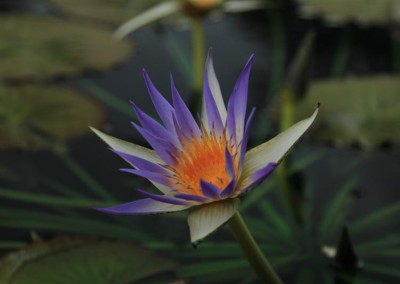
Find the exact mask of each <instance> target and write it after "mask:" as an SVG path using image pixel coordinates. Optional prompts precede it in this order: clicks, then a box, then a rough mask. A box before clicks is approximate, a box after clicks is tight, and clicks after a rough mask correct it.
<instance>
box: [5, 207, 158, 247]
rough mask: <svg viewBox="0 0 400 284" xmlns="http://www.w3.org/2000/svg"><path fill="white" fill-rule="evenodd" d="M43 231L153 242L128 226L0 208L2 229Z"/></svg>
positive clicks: (142, 232)
mask: <svg viewBox="0 0 400 284" xmlns="http://www.w3.org/2000/svg"><path fill="white" fill-rule="evenodd" d="M1 226H2V227H8V228H23V229H32V228H34V229H41V230H51V231H57V232H59V231H62V232H72V233H82V234H91V235H101V236H107V237H117V238H122V239H134V240H141V241H145V240H146V241H148V240H152V237H151V235H149V234H147V233H146V232H144V231H143V230H132V228H128V227H127V226H122V225H117V224H114V223H107V222H105V221H98V220H94V219H90V218H87V217H83V216H80V217H79V218H76V217H74V216H59V215H55V214H54V213H47V214H46V213H39V212H34V211H31V210H22V209H13V208H7V207H1V208H0V227H1Z"/></svg>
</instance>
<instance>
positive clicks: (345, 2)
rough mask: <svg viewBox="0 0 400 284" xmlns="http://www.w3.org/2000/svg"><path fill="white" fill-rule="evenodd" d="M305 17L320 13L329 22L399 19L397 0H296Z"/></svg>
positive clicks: (379, 22) (378, 22)
mask: <svg viewBox="0 0 400 284" xmlns="http://www.w3.org/2000/svg"><path fill="white" fill-rule="evenodd" d="M298 2H299V3H300V11H301V13H302V14H303V15H304V16H305V17H312V16H319V15H322V16H323V17H324V18H325V19H326V20H327V21H328V22H329V23H331V24H344V23H347V22H356V23H359V24H364V25H365V24H380V25H382V24H390V23H392V22H395V21H399V18H398V17H399V16H398V13H397V14H396V11H397V9H399V5H400V1H399V0H298Z"/></svg>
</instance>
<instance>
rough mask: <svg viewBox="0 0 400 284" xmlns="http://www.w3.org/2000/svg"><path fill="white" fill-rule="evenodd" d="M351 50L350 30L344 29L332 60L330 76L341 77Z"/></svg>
mask: <svg viewBox="0 0 400 284" xmlns="http://www.w3.org/2000/svg"><path fill="white" fill-rule="evenodd" d="M350 48H351V30H350V28H345V29H344V30H343V31H342V35H341V38H340V41H339V45H338V48H337V51H336V54H335V57H334V59H333V64H332V68H331V76H332V77H335V78H339V77H343V75H344V73H345V71H346V65H347V63H348V59H349V55H350Z"/></svg>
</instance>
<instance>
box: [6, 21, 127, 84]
mask: <svg viewBox="0 0 400 284" xmlns="http://www.w3.org/2000/svg"><path fill="white" fill-rule="evenodd" d="M0 38H1V41H0V61H1V64H0V78H2V79H13V80H16V79H27V78H28V79H44V78H48V77H50V76H55V75H74V74H77V73H80V72H82V71H85V70H106V69H107V68H110V67H111V66H113V65H115V64H116V63H118V62H121V61H123V60H124V59H126V58H127V57H128V55H129V54H130V52H131V50H132V47H131V45H130V44H129V43H127V42H124V41H119V40H116V39H114V38H113V37H112V34H111V33H110V32H108V31H105V30H101V29H96V28H93V27H90V26H88V25H81V24H78V23H71V22H68V21H67V20H62V19H58V18H54V17H49V16H33V15H21V14H7V15H6V16H4V15H3V16H1V17H0Z"/></svg>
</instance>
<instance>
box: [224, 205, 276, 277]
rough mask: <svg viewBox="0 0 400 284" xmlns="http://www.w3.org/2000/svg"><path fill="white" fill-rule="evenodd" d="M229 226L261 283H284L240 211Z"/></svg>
mask: <svg viewBox="0 0 400 284" xmlns="http://www.w3.org/2000/svg"><path fill="white" fill-rule="evenodd" d="M229 227H230V229H231V231H232V233H233V235H234V237H235V239H236V242H237V243H238V244H239V246H240V248H241V250H242V252H243V253H244V255H245V256H246V258H247V260H248V262H249V263H250V264H251V266H252V267H253V269H254V271H255V272H256V274H257V276H258V278H259V280H260V281H261V283H266V284H282V283H283V282H282V280H281V279H280V278H279V276H278V274H276V272H275V271H274V269H273V268H272V266H271V264H270V263H269V262H268V260H267V259H266V258H265V256H264V254H263V253H262V251H261V249H260V248H259V246H258V245H257V243H256V241H255V240H254V238H253V236H252V235H251V233H250V231H249V229H248V228H247V226H246V224H245V222H244V221H243V219H242V217H241V216H240V213H239V212H238V211H237V212H236V213H235V215H233V217H232V218H231V220H230V221H229Z"/></svg>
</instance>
